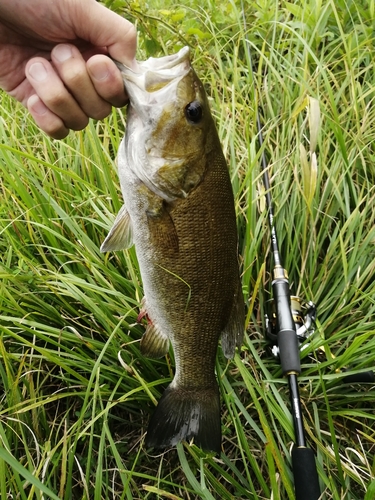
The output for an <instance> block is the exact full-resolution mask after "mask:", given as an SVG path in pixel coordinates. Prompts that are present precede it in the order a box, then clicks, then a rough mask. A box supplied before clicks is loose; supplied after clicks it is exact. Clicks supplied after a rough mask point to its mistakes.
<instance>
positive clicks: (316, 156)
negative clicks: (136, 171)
mask: <svg viewBox="0 0 375 500" xmlns="http://www.w3.org/2000/svg"><path fill="white" fill-rule="evenodd" d="M106 4H107V5H108V6H109V7H110V8H112V9H114V10H116V11H117V12H119V13H120V14H122V15H124V16H126V17H127V18H129V19H130V20H132V21H133V22H134V23H136V25H137V28H138V31H139V52H138V58H139V59H144V58H147V57H149V56H159V55H163V54H170V53H174V52H175V51H177V50H178V49H179V48H181V47H182V46H184V45H186V44H188V45H190V47H191V50H192V56H193V61H194V66H195V69H196V70H197V72H198V74H199V75H200V77H201V79H202V80H203V82H204V84H205V87H206V89H207V92H208V94H209V96H210V101H211V106H212V112H213V114H214V117H215V119H216V122H217V126H218V130H219V134H220V137H221V139H222V145H223V150H224V153H225V155H226V157H227V158H228V164H229V168H230V172H231V177H232V181H233V189H234V192H235V197H236V209H237V213H238V227H239V232H240V254H241V269H242V278H243V287H244V292H245V297H246V301H247V305H248V314H247V321H246V337H245V341H244V345H243V347H242V350H241V352H239V353H238V354H237V355H236V357H235V359H234V360H232V361H230V362H228V363H227V362H226V361H225V360H224V358H223V356H222V354H221V351H220V349H219V353H218V361H217V375H218V380H219V384H220V389H221V394H222V402H223V405H222V428H223V447H222V453H221V455H220V457H213V456H210V455H207V454H205V453H203V452H202V451H201V450H200V449H198V448H196V447H194V446H189V445H179V446H178V447H177V450H176V449H173V450H169V451H167V452H166V453H164V454H158V455H153V454H149V453H147V450H145V449H144V446H143V438H144V433H145V430H146V426H147V422H148V419H149V415H150V413H151V411H152V409H153V408H154V405H155V403H156V401H157V399H158V398H159V397H160V395H161V393H162V391H163V388H164V387H165V386H166V384H167V383H168V381H169V380H170V378H171V376H172V373H173V360H172V358H171V357H170V356H168V357H167V358H166V359H162V360H158V361H153V360H148V359H145V358H143V357H142V356H141V355H140V353H139V339H140V337H141V335H142V326H141V325H138V324H136V318H137V314H138V311H139V304H140V300H141V298H142V284H141V281H140V276H139V271H138V266H137V262H136V258H135V253H134V250H133V249H131V250H130V251H125V252H118V253H116V254H108V255H102V254H100V252H99V247H100V244H101V242H102V241H103V239H104V237H105V236H106V234H107V232H108V230H109V228H110V226H111V222H112V221H113V219H114V214H116V213H117V211H118V210H119V208H120V206H121V205H122V201H121V195H120V191H119V184H118V179H117V175H116V168H115V166H114V162H113V160H114V158H115V155H116V151H117V148H118V145H119V142H120V140H121V138H122V136H123V132H124V127H125V117H124V110H113V113H112V115H111V116H110V117H109V118H108V119H106V120H104V121H103V122H98V123H96V122H91V123H90V125H89V126H88V128H87V129H85V130H84V131H82V132H80V133H71V134H70V135H69V137H68V138H66V139H65V140H63V141H54V140H50V139H49V138H47V137H46V136H45V135H43V133H41V132H40V131H39V130H38V129H37V128H36V127H35V125H34V123H33V122H32V120H31V118H30V117H29V115H28V113H27V112H26V111H25V110H24V109H23V108H22V107H21V106H20V105H19V104H17V103H16V102H15V101H13V100H12V99H10V98H9V97H8V96H7V95H6V94H4V93H2V94H0V138H1V141H0V142H1V144H0V173H1V174H0V193H1V194H0V235H1V238H0V387H1V396H0V497H1V498H2V499H6V498H9V499H10V498H11V499H22V500H26V499H30V500H31V499H42V498H51V499H60V500H68V499H85V500H92V499H94V500H99V499H127V500H130V499H143V498H144V499H159V498H160V499H168V498H169V499H175V500H177V499H199V498H202V499H207V500H208V499H214V498H222V499H232V498H233V499H259V500H260V499H262V500H263V499H273V500H277V499H281V500H285V499H293V498H294V492H293V475H292V470H291V462H290V450H291V447H292V443H293V427H292V423H291V416H290V411H289V396H288V389H287V384H286V380H285V379H283V377H282V374H281V370H280V366H279V363H278V361H277V359H275V358H274V357H273V356H272V355H271V354H270V352H269V349H268V347H267V344H266V341H265V338H264V325H265V318H264V315H265V312H266V309H267V304H268V301H269V298H270V292H269V288H270V286H269V285H270V276H269V228H268V225H267V213H266V209H265V204H264V189H263V187H262V182H261V175H260V165H259V155H260V153H259V152H258V151H257V131H256V113H257V111H258V110H259V111H260V113H261V115H262V121H263V123H264V140H265V146H264V147H265V149H266V152H267V157H268V160H269V172H270V175H271V182H272V196H273V198H274V201H275V212H276V226H277V230H278V234H279V239H280V244H281V248H282V257H283V261H284V266H285V267H286V269H287V270H288V271H289V275H290V282H291V284H292V288H293V291H294V293H295V294H298V295H299V296H300V297H301V298H302V299H303V300H313V301H314V302H315V303H316V304H317V305H318V320H317V327H316V331H315V334H314V336H313V337H312V338H310V339H309V341H308V342H307V343H306V346H305V348H304V349H303V351H301V356H302V376H301V377H300V385H301V397H302V401H303V413H304V417H305V426H306V433H307V439H308V443H309V446H311V447H312V448H313V449H314V451H315V453H316V456H317V466H318V472H319V477H320V482H321V487H322V492H323V494H322V499H324V500H328V499H335V500H340V499H347V500H363V499H364V498H365V499H366V500H372V499H373V498H375V461H374V447H375V430H374V429H375V426H374V418H375V412H374V398H375V387H374V384H362V385H359V384H352V385H348V384H344V383H343V377H344V376H345V374H347V372H346V373H345V371H344V370H347V371H349V373H357V372H360V371H363V370H374V368H375V335H374V329H375V280H374V269H375V260H374V254H375V251H374V250H375V248H374V246H375V225H374V222H375V209H374V197H375V188H374V180H375V167H374V162H375V150H374V147H375V146H374V145H375V106H374V105H375V78H374V71H375V70H374V68H375V50H374V41H375V31H374V26H375V24H374V20H375V1H374V0H372V1H360V0H357V1H350V0H347V1H345V0H334V1H333V0H326V1H325V2H321V1H319V0H306V1H304V2H299V1H295V0H293V1H291V2H277V1H275V0H258V1H253V0H244V11H245V15H246V23H247V33H246V34H247V37H248V44H249V47H250V50H251V53H252V56H253V63H254V77H253V76H252V74H251V71H250V69H249V60H248V58H247V55H246V50H245V46H246V41H245V28H244V20H243V17H242V8H241V3H240V2H239V1H238V0H232V1H228V2H215V1H213V0H206V1H205V2H204V3H203V4H202V3H201V2H198V1H197V0H184V1H182V2H181V3H178V4H176V3H175V2H172V1H171V0H164V1H163V2H162V1H159V0H153V1H151V0H150V1H149V2H148V3H146V2H145V1H143V0H139V1H138V2H137V1H134V2H126V1H125V0H113V1H111V0H107V1H106ZM319 110H320V112H319ZM223 237H224V235H223ZM208 300H209V298H208ZM319 347H323V348H324V351H325V356H322V355H321V351H318V350H317V348H319Z"/></svg>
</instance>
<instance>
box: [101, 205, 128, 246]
mask: <svg viewBox="0 0 375 500" xmlns="http://www.w3.org/2000/svg"><path fill="white" fill-rule="evenodd" d="M132 244H133V231H132V225H131V220H130V216H129V213H128V211H127V210H126V207H125V205H123V206H122V207H121V209H120V211H119V213H118V214H117V217H116V219H115V222H114V223H113V226H112V228H111V230H110V231H109V233H108V236H107V237H106V239H105V240H104V242H103V243H102V246H101V247H100V251H101V252H117V251H118V250H124V248H129V247H131V246H132Z"/></svg>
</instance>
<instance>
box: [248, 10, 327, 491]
mask: <svg viewBox="0 0 375 500" xmlns="http://www.w3.org/2000/svg"><path fill="white" fill-rule="evenodd" d="M241 3H242V13H243V19H244V28H245V33H247V28H246V19H245V12H244V6H243V2H241ZM245 46H246V50H247V56H248V61H249V66H250V72H251V75H252V79H253V82H254V88H255V79H254V75H253V62H252V57H251V52H250V47H249V40H248V38H247V35H246V44H245ZM256 121H257V129H258V142H259V150H260V151H261V171H262V177H263V184H264V188H265V198H266V205H267V210H268V222H269V226H270V230H271V253H272V257H273V262H274V268H273V272H272V274H273V279H272V290H273V301H274V314H273V319H274V324H273V325H272V322H270V323H269V328H268V330H269V333H270V334H271V336H272V335H273V336H274V338H275V339H276V342H277V353H278V356H279V359H280V363H281V368H282V372H283V375H284V376H285V377H287V379H288V384H289V392H290V403H291V407H292V416H293V425H294V434H295V444H294V446H293V449H292V466H293V476H294V488H295V493H296V500H318V499H319V497H320V494H321V493H320V486H319V479H318V473H317V468H316V463H315V456H314V452H313V451H312V449H311V448H307V446H306V438H305V430H304V426H303V417H302V408H301V399H300V395H299V386H298V376H299V375H300V374H301V362H300V352H299V338H298V336H297V328H296V321H295V320H296V319H297V322H299V320H298V318H300V316H299V315H298V314H297V315H296V314H295V315H294V317H293V313H292V307H291V295H290V287H289V281H288V275H287V272H286V270H285V269H284V267H283V265H282V262H281V257H280V249H279V243H278V237H277V232H276V226H275V223H274V211H273V202H272V197H271V189H270V179H269V174H268V164H267V159H266V155H265V152H264V148H263V134H262V124H261V121H260V114H259V111H258V110H257V114H256ZM293 303H294V305H295V307H296V308H297V313H298V310H300V308H299V300H298V299H297V298H295V297H294V298H293ZM306 316H307V319H308V321H307V325H305V322H304V321H303V320H302V321H301V324H300V325H298V326H299V328H298V330H300V329H302V330H303V332H304V333H307V332H308V326H309V325H310V324H311V323H312V322H313V321H314V319H315V306H314V304H312V303H309V309H308V313H307V315H306Z"/></svg>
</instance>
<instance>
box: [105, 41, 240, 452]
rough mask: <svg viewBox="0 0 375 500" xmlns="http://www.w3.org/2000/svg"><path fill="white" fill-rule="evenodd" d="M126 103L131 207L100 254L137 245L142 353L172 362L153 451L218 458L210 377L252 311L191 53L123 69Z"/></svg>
mask: <svg viewBox="0 0 375 500" xmlns="http://www.w3.org/2000/svg"><path fill="white" fill-rule="evenodd" d="M118 67H119V68H120V69H121V73H122V77H123V80H124V85H125V89H126V92H127V94H128V96H129V104H128V107H127V116H126V130H125V136H124V138H123V140H122V142H121V144H120V146H119V150H118V156H117V166H118V174H119V179H120V185H121V190H122V195H123V199H124V205H123V207H122V208H121V210H120V212H119V213H118V215H117V217H116V218H115V221H114V224H113V227H112V228H111V230H110V231H109V234H108V236H107V238H106V239H105V240H104V242H103V244H102V246H101V251H102V252H108V251H119V250H122V249H125V248H129V247H130V246H131V245H133V244H134V245H135V250H136V254H137V259H138V264H139V269H140V274H141V279H142V283H143V291H144V299H143V301H142V309H141V312H140V316H139V318H141V317H143V318H145V320H146V322H147V326H146V329H145V332H144V334H143V336H142V338H141V342H140V350H141V353H142V355H144V356H148V357H151V358H161V357H163V356H165V355H166V354H167V353H168V352H169V348H170V345H171V346H172V349H173V354H174V359H175V373H174V377H173V380H172V382H171V383H170V384H169V386H168V387H167V388H166V389H165V391H164V393H163V395H162V397H161V399H160V401H159V402H158V404H157V407H156V409H155V411H154V413H153V415H152V416H151V419H150V421H149V425H148V429H147V435H146V439H145V445H146V447H147V448H152V449H165V448H168V447H173V446H175V445H176V444H177V443H179V442H180V441H187V442H191V441H192V442H194V444H196V445H197V446H199V447H201V448H202V449H203V450H205V451H212V452H214V453H220V450H221V417H220V412H221V407H220V395H219V388H218V384H217V380H216V375H215V360H216V355H217V349H218V343H219V338H220V337H221V346H222V350H223V353H224V355H225V357H226V358H232V357H233V356H234V354H235V350H236V347H240V346H241V343H242V338H243V333H244V322H245V310H244V298H243V293H242V285H241V278H240V268H239V259H238V237H237V226H236V212H235V204H234V196H233V191H232V185H231V180H230V175H229V172H228V167H227V163H226V160H225V157H224V154H223V151H222V148H221V144H220V140H219V137H218V133H217V130H216V126H215V123H214V120H213V117H212V115H211V111H210V107H209V102H208V99H207V95H206V93H205V90H204V87H203V84H202V82H201V81H200V80H199V78H198V76H197V74H196V73H195V71H194V69H193V67H192V64H191V60H190V51H189V48H188V47H184V48H182V49H181V50H180V51H179V52H178V53H177V54H173V55H168V56H164V57H161V58H153V57H150V58H149V59H147V60H146V61H143V62H137V64H136V65H135V66H134V67H132V68H130V67H126V66H124V65H122V64H120V63H118Z"/></svg>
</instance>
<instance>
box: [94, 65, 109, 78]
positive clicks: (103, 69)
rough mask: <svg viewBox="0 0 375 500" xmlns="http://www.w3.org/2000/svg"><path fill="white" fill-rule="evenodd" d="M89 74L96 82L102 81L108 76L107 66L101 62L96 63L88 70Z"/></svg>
mask: <svg viewBox="0 0 375 500" xmlns="http://www.w3.org/2000/svg"><path fill="white" fill-rule="evenodd" d="M90 73H91V75H92V76H93V77H94V78H95V79H96V80H104V79H105V78H107V76H108V74H109V71H108V66H107V64H106V63H105V62H103V61H101V62H97V63H96V64H93V65H92V67H91V68H90Z"/></svg>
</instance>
